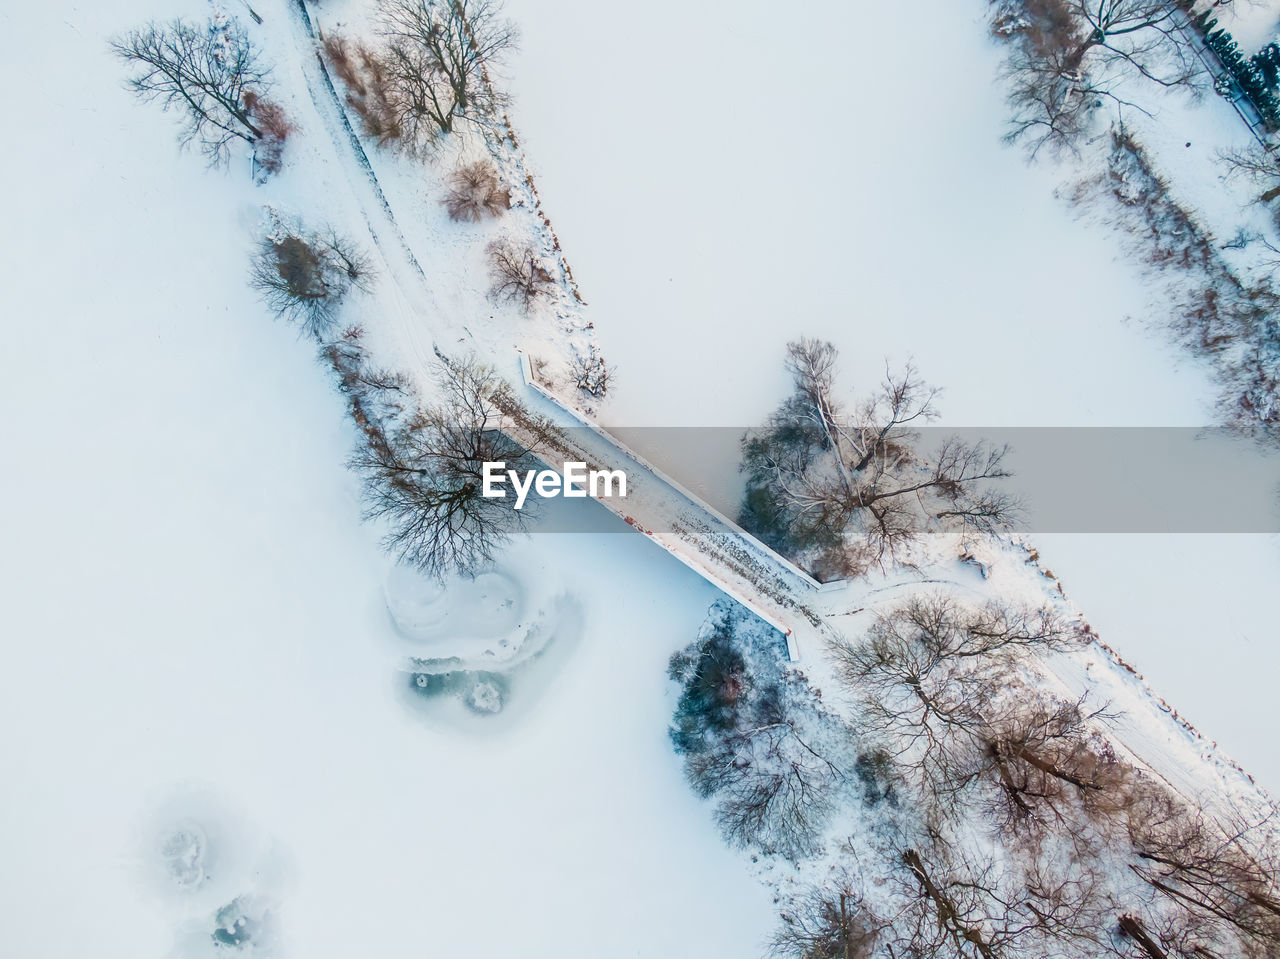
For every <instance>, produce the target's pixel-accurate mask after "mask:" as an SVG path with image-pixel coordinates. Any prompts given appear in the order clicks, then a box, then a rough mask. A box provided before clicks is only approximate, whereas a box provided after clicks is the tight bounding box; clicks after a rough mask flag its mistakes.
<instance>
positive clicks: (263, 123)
mask: <svg viewBox="0 0 1280 959" xmlns="http://www.w3.org/2000/svg"><path fill="white" fill-rule="evenodd" d="M244 103H245V107H246V108H247V109H248V111H249V116H250V117H252V118H253V122H254V123H255V124H257V126H258V129H259V130H261V131H262V135H261V136H259V137H258V139H257V140H256V141H255V142H254V150H253V156H254V159H255V160H256V161H257V164H258V168H259V169H260V170H261V171H262V177H260V179H261V178H263V177H265V176H269V175H270V174H272V173H279V172H280V167H281V166H283V165H284V145H285V141H287V140H288V139H289V135H290V134H291V133H293V124H292V123H290V122H289V118H288V116H286V115H285V112H284V108H283V107H282V106H280V104H278V103H276V102H274V101H273V100H268V99H267V98H266V97H264V96H262V95H261V94H260V93H258V92H256V91H254V90H249V91H247V92H246V93H245V95H244Z"/></svg>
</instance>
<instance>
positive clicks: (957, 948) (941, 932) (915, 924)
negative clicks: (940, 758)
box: [888, 836, 1096, 959]
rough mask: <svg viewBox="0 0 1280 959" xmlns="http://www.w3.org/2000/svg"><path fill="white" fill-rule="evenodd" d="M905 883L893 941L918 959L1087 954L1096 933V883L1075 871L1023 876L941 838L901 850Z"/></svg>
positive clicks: (1039, 870) (1041, 868) (1041, 869)
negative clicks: (903, 904)
mask: <svg viewBox="0 0 1280 959" xmlns="http://www.w3.org/2000/svg"><path fill="white" fill-rule="evenodd" d="M899 857H900V861H901V864H902V867H903V874H902V875H901V877H900V879H899V882H900V884H901V886H902V888H903V890H904V892H905V893H906V895H907V897H908V904H907V907H906V908H905V909H904V910H903V912H902V913H900V914H899V915H898V916H897V917H896V921H895V922H894V924H893V926H892V927H891V929H890V932H889V933H888V934H889V935H891V936H892V937H893V944H894V945H896V946H897V947H898V950H901V951H900V952H899V951H896V950H895V951H891V952H890V955H909V956H913V957H919V959H934V957H937V959H942V957H947V959H954V957H959V959H998V957H1009V959H1013V957H1015V956H1031V955H1036V956H1060V955H1064V952H1063V950H1062V945H1061V944H1063V943H1066V944H1070V945H1071V947H1072V948H1071V951H1070V952H1067V953H1065V954H1067V955H1079V954H1081V953H1082V952H1083V951H1084V949H1085V946H1086V944H1089V943H1092V942H1093V941H1095V936H1094V931H1093V929H1092V928H1091V924H1092V917H1093V908H1094V906H1095V903H1096V892H1095V886H1096V877H1094V876H1093V874H1092V872H1091V871H1090V870H1089V869H1087V868H1084V869H1080V868H1076V866H1077V864H1068V865H1066V866H1065V868H1058V869H1050V868H1049V867H1047V866H1046V865H1045V864H1040V865H1038V866H1037V867H1035V868H1034V869H1033V871H1032V872H1031V873H1030V874H1021V873H1019V871H1017V870H1016V869H1013V868H1011V867H1010V866H1009V865H1008V864H1005V863H1002V862H1000V861H999V860H998V859H996V858H995V857H994V856H990V855H981V854H977V853H974V852H972V851H965V850H963V849H961V848H958V847H951V846H948V845H947V844H946V843H944V842H943V841H942V839H941V838H940V837H936V836H935V837H932V839H931V841H929V842H925V843H920V844H915V845H913V846H909V847H906V848H902V849H901V850H900V852H899Z"/></svg>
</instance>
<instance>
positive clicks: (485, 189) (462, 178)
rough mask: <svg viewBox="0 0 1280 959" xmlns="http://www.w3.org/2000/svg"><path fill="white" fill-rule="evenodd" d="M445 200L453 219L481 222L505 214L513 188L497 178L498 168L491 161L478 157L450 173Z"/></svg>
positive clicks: (509, 204)
mask: <svg viewBox="0 0 1280 959" xmlns="http://www.w3.org/2000/svg"><path fill="white" fill-rule="evenodd" d="M442 202H443V203H444V205H445V208H446V209H447V210H448V211H449V217H450V219H453V220H465V221H467V222H469V223H478V222H480V220H482V219H484V218H485V217H499V216H502V214H504V213H506V212H507V210H508V209H509V208H510V206H511V190H510V189H508V188H507V187H505V186H503V184H502V181H501V180H500V179H499V178H498V170H497V167H495V166H494V165H493V164H492V163H490V162H489V161H488V160H477V161H475V162H474V163H464V164H462V165H461V166H459V167H458V168H457V169H455V170H454V171H453V173H451V174H450V175H449V192H448V193H447V194H446V195H445V198H444V200H443V201H442Z"/></svg>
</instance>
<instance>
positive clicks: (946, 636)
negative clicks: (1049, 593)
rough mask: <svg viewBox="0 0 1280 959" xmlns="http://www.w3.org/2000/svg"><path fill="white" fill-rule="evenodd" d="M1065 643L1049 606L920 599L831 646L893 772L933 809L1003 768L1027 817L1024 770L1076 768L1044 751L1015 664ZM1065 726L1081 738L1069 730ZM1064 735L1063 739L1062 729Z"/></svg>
mask: <svg viewBox="0 0 1280 959" xmlns="http://www.w3.org/2000/svg"><path fill="white" fill-rule="evenodd" d="M1071 641H1072V633H1071V632H1070V630H1068V629H1067V628H1066V627H1065V626H1064V624H1063V623H1062V622H1061V620H1060V619H1059V618H1058V617H1057V616H1056V615H1054V614H1053V613H1052V612H1050V611H1049V610H1048V609H1023V608H1019V607H1014V606H1008V605H1001V604H996V603H991V604H988V605H987V606H985V607H979V608H973V607H966V606H963V605H961V604H960V603H958V602H956V601H955V600H953V599H951V598H949V597H947V596H945V595H942V594H926V595H923V596H917V597H915V598H913V599H911V600H909V601H908V602H906V603H904V604H902V605H900V606H898V607H896V608H894V609H891V610H889V611H887V612H885V613H883V614H881V615H879V616H877V617H876V620H875V622H874V623H872V625H871V628H870V629H869V630H868V632H867V634H866V635H865V636H863V637H858V638H856V639H855V638H841V639H840V640H837V641H835V642H833V643H832V646H831V649H832V654H833V656H834V658H835V661H836V663H837V666H838V667H839V669H840V670H841V672H842V674H843V676H844V678H845V680H846V681H847V682H848V683H849V684H850V686H851V687H852V688H853V689H854V690H855V691H856V692H857V693H858V694H859V695H860V697H861V700H862V703H863V710H864V712H865V714H866V717H867V720H868V722H869V724H870V725H871V726H872V727H873V728H875V729H877V730H880V731H881V732H882V733H884V734H887V735H888V736H889V737H890V739H889V745H890V748H891V750H892V756H893V759H894V760H895V762H896V763H897V765H898V766H899V768H900V769H902V770H904V771H905V772H907V773H909V774H910V776H911V778H912V780H913V781H914V783H915V784H916V785H917V786H918V787H921V788H923V789H924V790H925V791H926V795H927V796H928V797H929V798H931V799H933V800H934V801H935V804H936V805H938V806H939V808H941V809H943V810H944V811H947V810H951V811H954V804H953V803H952V802H950V801H949V800H950V797H952V796H954V795H956V794H958V793H959V792H960V790H962V789H964V788H965V787H966V786H968V785H969V784H970V783H971V782H973V781H974V780H975V779H976V778H978V777H980V776H983V775H985V774H989V773H995V774H999V773H1001V772H1002V771H1003V773H1004V775H1006V776H1007V777H1008V778H1009V783H1008V785H1007V786H1006V787H1005V788H1006V791H1008V790H1012V793H1011V794H1010V798H1011V800H1012V801H1013V802H1015V804H1017V803H1022V804H1024V805H1026V807H1027V810H1028V811H1030V809H1031V805H1030V800H1031V798H1032V796H1031V793H1032V790H1033V786H1032V785H1031V783H1032V782H1033V781H1034V777H1033V776H1031V775H1030V773H1031V770H1035V769H1036V768H1037V764H1039V765H1040V766H1044V767H1046V769H1043V770H1040V772H1042V773H1044V774H1045V775H1050V778H1054V779H1061V778H1062V777H1064V776H1065V777H1070V776H1072V775H1073V773H1072V770H1076V771H1079V770H1077V767H1076V765H1075V763H1074V762H1073V763H1070V764H1068V763H1067V762H1066V759H1065V756H1064V754H1065V753H1066V752H1067V751H1068V750H1067V749H1066V747H1065V746H1062V744H1061V743H1059V742H1057V741H1054V742H1053V748H1050V746H1049V745H1048V742H1047V741H1046V739H1047V733H1046V729H1045V728H1044V726H1043V725H1038V724H1037V720H1040V719H1041V716H1039V715H1038V714H1037V713H1036V711H1035V710H1034V708H1033V709H1031V710H1028V709H1027V703H1028V701H1031V702H1034V700H1029V699H1028V697H1027V696H1026V693H1027V692H1028V690H1027V689H1026V688H1025V686H1024V685H1023V684H1022V682H1021V681H1020V680H1019V678H1018V677H1017V674H1016V670H1015V666H1016V659H1015V657H1016V654H1019V653H1021V652H1024V651H1026V650H1032V649H1057V648H1061V647H1063V646H1066V645H1067V644H1069V643H1070V642H1071ZM1010 690H1015V692H1014V693H1013V694H1012V695H1010ZM1056 716H1057V713H1056V712H1054V713H1050V715H1049V716H1048V717H1045V721H1047V722H1050V723H1052V722H1053V721H1054V717H1056ZM1057 721H1058V722H1060V723H1061V722H1064V721H1063V720H1061V719H1059V720H1057ZM1082 723H1083V719H1082ZM1049 729H1050V730H1051V731H1053V732H1059V731H1060V730H1058V729H1055V728H1053V726H1052V725H1051V726H1050V727H1049ZM1067 729H1069V730H1070V731H1071V732H1072V733H1079V729H1078V727H1076V726H1071V725H1069V724H1067ZM1061 733H1062V737H1063V739H1064V740H1065V739H1067V738H1068V737H1067V734H1066V733H1067V730H1066V729H1064V730H1061ZM1081 738H1082V734H1081V735H1079V736H1076V737H1075V738H1073V739H1072V743H1073V745H1079V743H1078V741H1077V740H1078V739H1081ZM1055 759H1060V760H1062V765H1061V766H1056V765H1054V760H1055ZM1082 765H1083V763H1082ZM1024 767H1029V768H1024ZM1050 768H1051V769H1052V772H1050V771H1049V769H1050ZM1054 773H1056V774H1057V775H1053V774H1054ZM1082 777H1083V773H1082V774H1081V776H1079V777H1076V778H1081V781H1083V778H1082ZM1024 786H1025V788H1024ZM1046 792H1047V791H1046ZM940 800H941V801H940ZM939 801H940V802H939Z"/></svg>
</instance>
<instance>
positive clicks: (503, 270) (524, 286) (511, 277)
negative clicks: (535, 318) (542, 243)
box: [489, 240, 555, 311]
mask: <svg viewBox="0 0 1280 959" xmlns="http://www.w3.org/2000/svg"><path fill="white" fill-rule="evenodd" d="M489 272H490V276H491V277H492V282H491V284H490V286H489V294H490V295H491V296H492V297H494V299H498V300H507V301H509V302H512V303H518V304H519V305H520V306H521V307H522V308H523V309H524V310H526V311H527V310H528V309H529V308H530V307H531V306H532V305H533V304H534V303H535V302H536V301H537V300H539V299H541V298H543V297H546V296H549V295H550V294H551V291H552V289H553V288H554V283H555V281H554V278H553V277H552V276H551V274H550V273H549V272H548V271H547V269H546V267H545V266H543V263H542V257H541V256H539V255H538V253H537V251H535V250H534V248H533V247H532V246H529V245H527V244H526V245H524V246H517V245H516V244H514V243H512V242H511V241H509V240H494V241H493V242H492V243H490V244H489Z"/></svg>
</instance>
